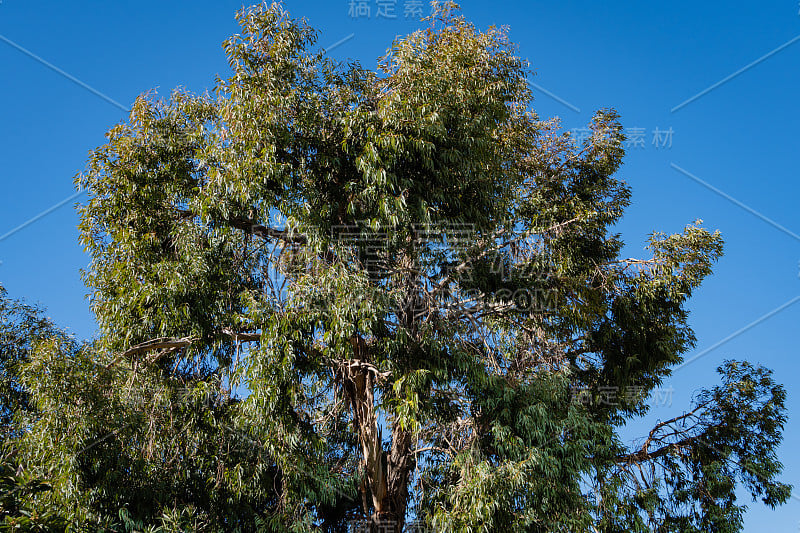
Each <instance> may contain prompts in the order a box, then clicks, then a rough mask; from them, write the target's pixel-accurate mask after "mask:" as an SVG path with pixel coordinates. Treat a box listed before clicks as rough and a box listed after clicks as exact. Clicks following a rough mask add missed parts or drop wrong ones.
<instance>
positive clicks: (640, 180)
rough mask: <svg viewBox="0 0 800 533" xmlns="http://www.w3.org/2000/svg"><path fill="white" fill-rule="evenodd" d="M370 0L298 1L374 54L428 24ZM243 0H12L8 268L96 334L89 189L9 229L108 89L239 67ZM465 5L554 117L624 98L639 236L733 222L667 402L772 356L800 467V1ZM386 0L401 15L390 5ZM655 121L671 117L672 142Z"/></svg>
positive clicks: (297, 8) (4, 250)
mask: <svg viewBox="0 0 800 533" xmlns="http://www.w3.org/2000/svg"><path fill="white" fill-rule="evenodd" d="M354 3H355V4H363V5H366V6H368V7H369V8H370V10H369V11H370V13H369V16H366V15H365V14H363V12H362V15H361V16H356V17H354V16H351V14H352V15H357V14H359V12H358V11H357V10H355V9H354V11H353V12H352V13H351V6H350V2H349V0H326V1H321V0H310V1H305V2H300V1H287V2H286V6H287V8H288V9H289V11H290V12H291V13H292V14H293V15H296V16H305V17H307V18H308V19H309V21H310V22H311V24H312V25H313V26H315V27H317V28H318V29H319V30H320V32H321V35H320V45H321V46H329V45H331V44H333V43H336V42H338V41H340V40H342V39H343V38H346V37H348V36H351V35H352V37H351V38H350V39H349V40H347V41H346V42H345V43H344V44H341V45H340V46H338V47H336V49H335V50H333V51H332V55H334V56H336V57H339V58H342V59H344V58H354V59H359V60H360V61H361V62H362V64H364V65H365V66H371V65H374V64H375V59H376V58H377V57H378V56H380V55H382V54H383V52H384V51H385V49H386V48H387V47H388V45H389V43H390V41H391V39H392V38H393V37H394V36H396V35H400V34H404V33H407V32H409V31H411V30H413V29H415V28H416V27H417V26H418V25H419V22H418V20H414V18H413V17H409V18H406V17H405V14H406V10H411V11H413V7H414V3H415V2H414V0H367V1H362V2H354ZM240 6H241V2H238V1H237V2H233V1H227V0H213V1H211V0H195V1H194V2H164V1H163V0H162V1H155V0H139V1H137V2H108V1H103V2H100V1H86V2H63V1H58V2H56V1H37V0H2V1H0V73H1V74H0V96H1V97H2V100H1V101H0V161H1V162H2V165H1V166H0V179H2V185H3V193H2V194H0V236H1V237H0V261H2V263H1V264H0V283H2V284H3V285H5V286H6V288H7V289H8V290H9V292H10V293H11V295H12V296H14V297H25V298H27V299H28V300H30V301H32V302H39V303H41V304H43V305H44V306H46V307H47V308H48V310H49V314H50V315H51V316H52V317H53V318H54V319H55V320H56V321H57V322H58V323H60V324H62V325H64V326H68V327H70V328H71V329H72V330H73V331H74V332H75V333H76V334H77V335H78V336H81V337H89V336H91V335H92V333H93V331H94V322H93V319H92V317H91V315H90V313H89V311H88V305H87V302H86V301H85V299H84V294H85V292H86V290H85V289H84V287H83V285H82V283H81V281H80V277H79V269H80V268H82V267H85V266H86V263H87V258H86V256H85V255H84V254H83V252H82V250H81V248H80V246H79V245H78V242H77V230H76V228H75V226H76V224H77V216H76V213H75V211H74V208H73V206H74V203H75V200H71V201H69V202H67V204H66V205H65V206H63V207H61V208H60V209H57V210H55V211H53V212H52V213H50V214H48V215H46V216H44V217H42V218H40V219H39V220H37V221H35V222H33V223H31V224H30V225H28V226H26V227H25V228H24V229H21V230H19V231H17V232H15V233H13V234H12V235H8V236H7V235H6V234H7V233H8V232H9V231H10V230H12V229H14V228H16V227H17V226H19V225H20V224H22V223H24V222H26V221H27V220H29V219H31V218H32V217H34V216H36V215H38V214H40V213H42V212H43V211H44V210H46V209H48V208H50V207H51V206H53V205H55V204H58V203H59V202H61V201H62V200H64V199H65V198H68V197H69V196H70V195H72V194H74V192H75V191H74V189H73V185H72V179H73V177H74V175H75V173H76V172H78V171H79V170H81V169H82V168H83V166H84V162H85V160H86V156H87V152H88V151H89V150H90V149H92V148H94V147H96V146H98V145H100V144H102V143H103V141H104V139H103V134H104V132H105V131H106V130H107V129H108V128H109V127H110V126H112V125H113V124H115V123H116V122H118V121H120V120H121V119H122V118H123V117H124V112H123V111H122V110H121V109H119V108H118V107H117V106H116V105H115V104H113V103H111V102H110V101H109V100H111V101H115V102H119V103H121V104H122V105H123V106H128V105H129V104H130V103H131V102H132V101H133V99H134V98H135V97H136V96H137V95H138V94H140V93H142V92H144V91H148V90H150V89H153V88H156V87H158V88H160V91H161V93H162V94H166V93H168V92H169V90H170V89H171V88H173V87H175V86H178V85H182V86H185V87H187V88H188V89H190V90H193V91H203V90H205V89H210V88H211V87H212V86H213V80H214V76H215V75H216V74H220V75H222V76H225V75H226V73H227V64H226V61H225V57H224V54H223V51H222V49H221V47H220V43H221V42H222V40H223V39H225V38H226V37H227V36H228V35H230V34H231V33H234V32H235V31H236V25H235V21H234V19H233V14H234V12H235V11H236V10H237V9H238V8H239V7H240ZM382 6H383V7H382ZM353 7H354V8H356V7H358V6H357V5H356V6H353ZM392 7H393V12H394V15H395V16H396V18H390V17H391V15H392V9H391V8H392ZM462 7H463V9H464V13H465V14H466V16H467V17H468V18H470V19H471V20H473V21H474V22H475V23H476V24H477V25H478V26H480V27H486V26H488V25H491V24H496V25H503V24H507V25H509V26H510V28H511V36H512V39H513V40H514V41H516V42H517V43H518V44H519V46H520V53H521V55H522V56H524V57H527V58H528V59H529V60H530V61H531V65H532V68H533V70H534V71H535V72H536V76H535V77H534V78H533V79H532V81H533V82H534V83H536V84H537V88H536V90H535V94H536V101H535V108H536V109H537V111H538V112H539V114H540V115H541V116H543V117H549V116H555V115H557V116H560V117H561V118H562V120H563V124H564V127H565V128H567V129H572V128H581V127H584V126H585V124H586V123H587V122H588V120H589V119H590V117H591V115H592V113H593V111H594V110H596V109H597V108H600V107H614V108H616V109H617V110H618V111H619V112H620V113H621V115H622V120H623V123H624V125H625V127H626V128H627V129H628V131H629V133H630V134H632V138H633V139H634V140H635V141H636V142H633V143H631V146H630V147H629V153H628V156H627V160H626V164H625V166H624V167H623V169H622V170H621V173H620V175H621V177H622V178H623V179H625V180H626V181H627V182H628V183H629V184H630V185H631V186H632V188H633V205H632V207H631V208H630V209H629V211H628V214H627V216H626V217H625V219H624V221H623V223H622V224H621V225H620V228H619V229H620V231H621V232H622V234H623V236H624V237H625V239H626V242H627V243H628V249H627V250H626V254H629V255H631V256H641V255H643V254H644V251H643V250H642V247H643V245H644V243H645V239H646V236H647V234H648V233H650V232H651V231H654V230H658V231H664V232H677V231H680V230H681V228H682V227H683V226H684V225H685V224H687V223H689V222H691V221H693V220H695V219H697V218H702V219H703V220H704V221H705V224H706V225H707V226H708V227H710V228H715V229H719V230H721V231H722V233H723V235H724V237H725V240H726V243H727V246H726V254H725V257H724V258H723V259H722V261H721V262H720V263H719V264H718V265H717V269H716V272H715V274H714V275H713V277H712V278H711V279H709V280H708V281H707V282H706V283H705V285H704V286H703V288H702V290H700V291H699V293H698V294H697V295H696V297H695V298H694V299H693V301H692V303H691V308H692V316H691V323H692V325H693V326H694V329H695V331H696V333H697V337H698V346H697V350H696V351H694V352H693V353H690V354H688V356H687V359H688V358H691V357H694V356H696V355H698V354H702V353H704V352H705V354H704V355H703V356H702V357H701V358H699V359H698V360H697V361H696V362H693V363H691V364H689V365H688V366H686V367H685V368H682V369H680V370H678V371H677V372H676V373H675V374H674V376H673V378H672V379H671V380H670V381H669V382H668V383H667V384H666V387H668V388H672V389H673V390H674V393H673V398H672V405H671V407H666V406H659V407H656V408H655V409H654V410H653V417H654V418H658V417H661V418H668V417H669V415H671V414H673V413H678V412H680V410H681V409H683V408H685V407H688V405H689V401H690V398H691V394H692V392H693V391H694V390H696V389H697V388H700V387H703V386H711V385H713V384H714V383H716V382H717V379H716V374H715V372H714V368H715V367H716V366H717V365H718V364H719V363H720V362H721V361H722V360H723V359H725V358H747V359H749V360H751V361H755V362H759V363H762V364H764V365H766V366H768V367H770V368H772V369H774V370H775V372H776V375H777V377H778V379H779V380H780V381H782V382H783V383H784V384H785V386H786V388H787V390H788V393H789V399H788V407H789V415H790V420H789V423H788V425H787V428H786V431H785V443H784V445H783V448H782V452H783V453H782V457H783V459H784V463H785V466H786V469H785V474H784V476H783V478H784V480H786V481H788V482H790V483H795V484H798V485H800V454H798V453H796V450H797V446H798V445H800V428H798V424H797V420H798V419H800V378H798V376H799V375H800V360H799V359H798V357H797V351H798V348H797V345H798V343H797V333H796V332H797V327H796V325H797V323H798V319H800V301H798V302H796V303H795V302H793V299H794V298H796V297H798V296H800V276H799V274H800V237H799V236H798V234H800V216H798V211H797V205H796V204H797V197H798V192H800V180H798V178H799V177H800V176H798V170H797V168H798V167H797V155H798V153H800V128H799V126H800V104H798V95H799V94H800V68H799V67H800V39H796V40H794V41H793V39H795V38H797V37H798V36H800V5H799V4H798V0H786V1H777V0H770V1H766V2H708V3H706V2H696V1H693V2H688V1H683V0H678V1H673V2H659V3H655V2H631V1H628V2H596V1H593V2H589V1H581V2H579V1H575V2H561V1H555V0H551V1H550V2H540V1H529V2H523V1H506V2H486V1H473V0H465V1H463V2H462ZM379 9H380V10H381V11H382V15H387V16H380V17H379V16H378V11H379ZM424 9H425V10H426V11H427V9H428V8H427V6H425V8H424ZM14 45H16V46H18V47H21V48H24V49H25V50H27V51H28V52H30V53H31V54H34V55H36V56H38V57H39V58H40V59H42V60H44V61H46V62H48V63H49V64H50V65H52V66H53V67H55V68H56V69H60V70H61V71H62V72H63V73H66V74H68V75H70V76H73V77H74V78H75V79H76V80H79V81H80V82H81V83H83V84H86V85H88V86H90V87H91V88H93V89H94V90H95V91H97V92H100V93H102V94H103V95H105V97H106V98H105V99H104V98H103V97H101V96H98V94H95V93H93V92H91V91H90V90H89V89H87V88H86V87H84V86H81V85H79V84H78V83H76V82H75V81H73V80H70V79H68V78H67V77H66V76H65V75H64V74H62V73H59V72H56V71H55V70H53V69H52V68H50V67H48V66H46V65H45V64H43V63H42V62H41V61H39V60H37V59H35V58H33V57H31V56H30V55H29V54H26V53H25V52H23V51H21V50H20V49H19V48H16V47H15V46H14ZM782 46H783V48H781V47H782ZM765 56H766V57H765ZM757 60H760V61H757ZM753 63H755V64H753ZM719 82H723V83H721V84H720V83H719ZM710 87H713V89H712V90H710V91H708V92H706V93H705V94H703V95H702V96H700V97H699V98H696V99H695V100H693V101H691V102H690V103H688V104H686V105H684V106H683V107H680V108H679V109H675V108H676V107H677V106H679V105H680V104H682V103H684V102H685V101H687V100H689V99H690V98H692V97H694V96H695V95H698V94H699V93H701V92H702V91H704V90H705V89H707V88H710ZM548 93H549V94H548ZM656 129H658V131H661V132H667V133H664V134H662V135H660V138H659V139H658V140H659V141H660V142H659V143H655V144H654V142H653V141H654V136H655V135H654V134H655V130H656ZM670 132H671V133H670ZM713 189H716V191H715V190H713ZM787 302H792V303H791V304H790V305H789V306H788V307H785V308H783V309H780V310H779V311H778V312H776V313H774V314H772V315H771V316H768V317H767V318H766V319H764V320H762V321H761V322H759V323H757V324H755V325H752V323H753V322H754V321H757V320H758V319H760V318H762V317H764V316H765V315H768V314H769V313H771V312H773V311H774V310H776V309H779V308H781V306H782V305H784V304H786V303H787ZM750 325H752V327H750V328H749V329H747V330H746V331H744V332H741V333H740V334H739V335H737V336H735V337H734V338H732V339H730V340H728V341H727V342H724V343H722V344H721V345H718V346H717V347H716V348H715V349H713V350H710V351H707V350H708V348H711V347H714V346H715V345H717V344H718V343H720V341H723V340H725V339H726V338H728V337H729V336H731V335H732V334H734V333H736V332H739V330H741V329H742V328H745V327H747V326H750ZM647 423H648V424H649V423H650V421H648V422H647ZM795 495H798V496H800V487H799V488H797V489H795ZM746 523H747V528H746V530H747V531H753V532H755V531H762V530H767V529H769V530H772V531H798V528H800V498H798V497H793V498H792V499H791V500H790V502H789V503H788V504H787V505H785V506H784V507H782V508H779V509H778V510H777V511H774V512H772V511H769V510H768V509H766V508H764V507H763V506H762V505H760V504H759V503H754V504H751V510H750V512H749V513H748V515H747V519H746Z"/></svg>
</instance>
